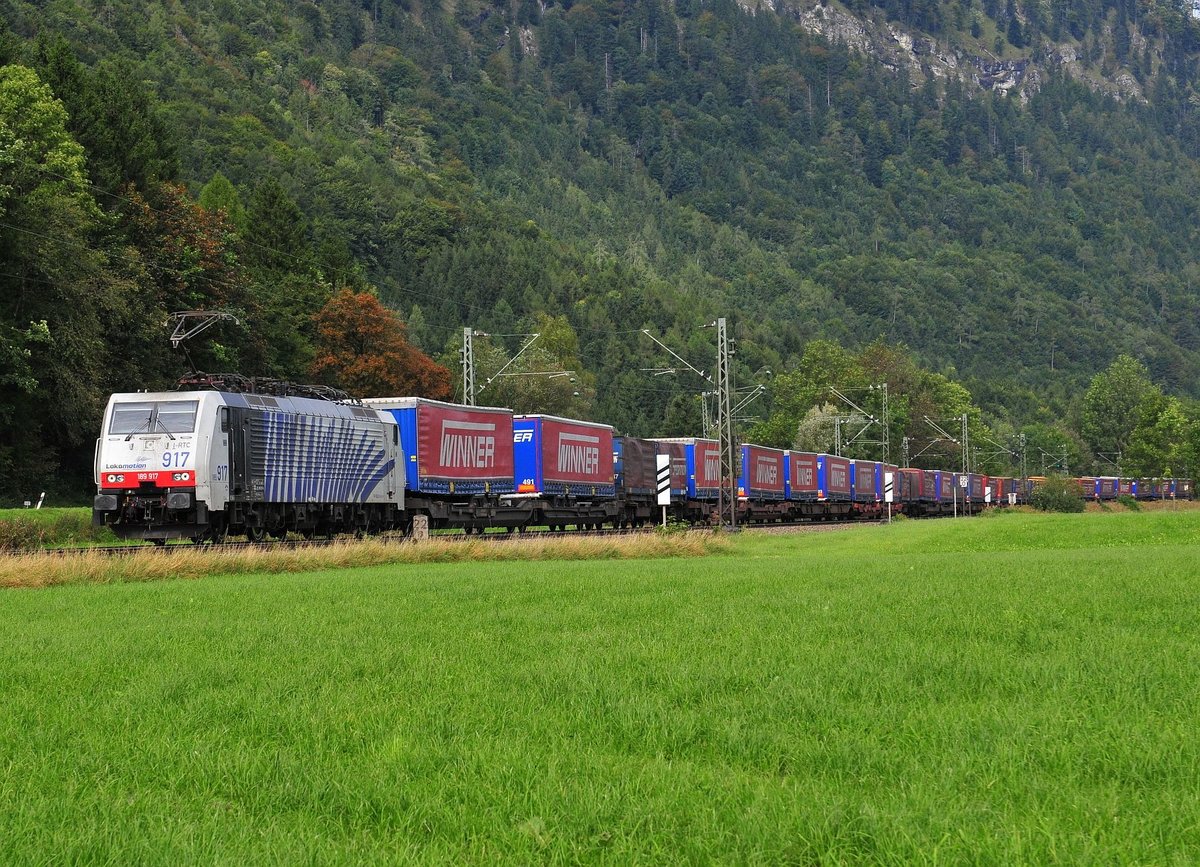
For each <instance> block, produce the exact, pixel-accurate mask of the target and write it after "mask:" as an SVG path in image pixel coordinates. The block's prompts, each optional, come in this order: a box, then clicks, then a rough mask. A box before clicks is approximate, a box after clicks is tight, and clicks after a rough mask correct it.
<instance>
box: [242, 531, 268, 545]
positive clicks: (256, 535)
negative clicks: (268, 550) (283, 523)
mask: <svg viewBox="0 0 1200 867" xmlns="http://www.w3.org/2000/svg"><path fill="white" fill-rule="evenodd" d="M265 538H267V533H266V531H265V530H264V529H263V528H262V527H247V528H246V541H247V542H252V543H254V544H255V545H257V544H259V543H260V542H262V541H263V540H264V539H265Z"/></svg>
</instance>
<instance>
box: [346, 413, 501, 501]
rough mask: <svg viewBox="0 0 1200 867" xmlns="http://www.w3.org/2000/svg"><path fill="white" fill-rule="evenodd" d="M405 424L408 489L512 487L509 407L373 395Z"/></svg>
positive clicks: (484, 491)
mask: <svg viewBox="0 0 1200 867" xmlns="http://www.w3.org/2000/svg"><path fill="white" fill-rule="evenodd" d="M363 403H364V404H366V405H367V406H370V407H371V408H373V409H379V410H385V411H387V412H389V413H391V415H392V416H393V417H394V418H395V419H396V423H397V424H398V426H399V428H400V445H401V447H402V448H403V450H404V475H405V487H406V489H407V490H409V491H411V492H415V493H423V494H488V493H491V494H509V493H512V491H513V450H512V438H513V414H512V410H510V409H501V408H499V407H486V406H460V405H458V404H452V403H442V402H441V401H436V400H427V399H425V398H423V397H397V398H371V399H368V400H364V401H363Z"/></svg>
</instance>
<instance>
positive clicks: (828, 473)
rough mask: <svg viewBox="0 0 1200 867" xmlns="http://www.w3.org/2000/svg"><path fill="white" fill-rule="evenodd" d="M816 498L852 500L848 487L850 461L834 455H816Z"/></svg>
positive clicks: (852, 491)
mask: <svg viewBox="0 0 1200 867" xmlns="http://www.w3.org/2000/svg"><path fill="white" fill-rule="evenodd" d="M817 497H818V499H822V500H831V501H834V502H838V501H840V502H846V501H848V500H851V499H853V497H854V489H853V488H851V487H850V459H849V458H839V457H837V456H836V455H817Z"/></svg>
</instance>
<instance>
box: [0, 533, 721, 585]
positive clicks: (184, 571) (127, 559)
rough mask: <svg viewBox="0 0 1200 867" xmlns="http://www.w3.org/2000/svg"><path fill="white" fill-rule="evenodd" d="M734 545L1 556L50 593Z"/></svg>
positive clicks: (405, 546) (508, 544)
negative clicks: (84, 586)
mask: <svg viewBox="0 0 1200 867" xmlns="http://www.w3.org/2000/svg"><path fill="white" fill-rule="evenodd" d="M728 547H729V542H728V541H727V540H726V539H724V538H722V537H719V536H715V535H713V534H712V533H699V532H696V533H684V534H669V535H661V534H657V533H648V534H645V535H636V536H587V537H581V538H576V539H573V538H562V537H558V538H550V539H539V538H537V536H536V535H534V534H531V535H528V536H524V537H520V538H514V539H511V540H509V539H506V540H503V541H490V540H489V541H483V540H471V541H462V542H460V541H449V540H445V539H437V538H433V539H430V540H429V541H427V542H421V543H411V542H389V541H383V540H379V539H369V540H365V541H361V542H345V543H334V544H332V545H322V546H315V547H297V548H290V547H277V546H265V547H262V548H254V547H246V548H233V549H224V548H221V547H217V548H187V547H182V546H181V547H172V548H171V549H170V550H169V551H164V550H158V549H152V548H148V549H146V550H145V551H138V552H135V553H131V554H125V555H121V556H112V555H108V554H105V553H104V552H102V551H83V552H73V553H70V554H52V553H46V552H42V553H32V554H24V555H14V556H9V557H4V558H0V587H49V586H53V585H58V584H78V583H101V584H102V583H110V582H119V581H154V580H159V579H164V578H202V577H204V576H207V575H233V574H242V575H244V574H250V573H269V574H277V573H281V572H313V571H317V570H321V569H346V568H351V567H362V566H378V565H383V564H418V563H472V562H486V561H497V562H504V561H513V560H530V561H532V560H628V559H646V558H653V557H698V556H702V555H705V554H712V553H717V552H720V551H724V550H727V549H728Z"/></svg>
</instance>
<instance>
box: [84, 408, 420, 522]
mask: <svg viewBox="0 0 1200 867" xmlns="http://www.w3.org/2000/svg"><path fill="white" fill-rule="evenodd" d="M400 455H401V450H400V431H399V428H398V427H397V425H396V423H395V421H394V420H393V419H392V418H391V416H389V415H388V414H386V413H382V412H379V411H377V410H374V409H369V408H367V407H364V406H361V405H359V404H357V402H343V401H336V400H321V399H314V398H311V397H300V396H294V395H293V396H289V395H286V394H279V395H272V394H245V393H237V392H232V391H221V390H212V391H170V392H149V393H146V392H139V393H131V394H114V395H113V396H112V397H111V398H109V403H108V407H107V409H106V410H105V413H104V423H103V428H102V434H101V436H100V438H99V439H97V440H96V454H95V477H96V485H97V495H96V499H95V502H94V507H93V513H92V514H93V523H95V524H96V525H98V526H108V527H110V528H112V530H113V532H114V533H115V534H116V535H117V536H119V537H121V538H123V539H142V540H149V541H152V542H155V543H157V544H163V543H165V542H166V541H167V540H169V539H192V540H193V541H197V542H200V541H206V540H213V541H219V540H221V539H223V538H224V537H225V535H226V534H232V535H244V536H246V538H248V539H250V540H252V541H256V540H261V539H262V538H263V537H264V536H266V535H268V534H269V535H273V536H276V537H283V536H284V535H285V534H286V533H288V532H295V533H300V534H302V535H305V536H312V535H315V534H318V533H321V534H326V535H331V534H333V533H335V532H356V531H357V532H374V531H378V530H384V529H390V528H391V527H393V526H395V525H396V523H397V522H398V521H399V520H401V518H402V517H403V510H404V484H403V478H402V475H403V471H402V469H400V466H401V463H402V462H401V460H400Z"/></svg>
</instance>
